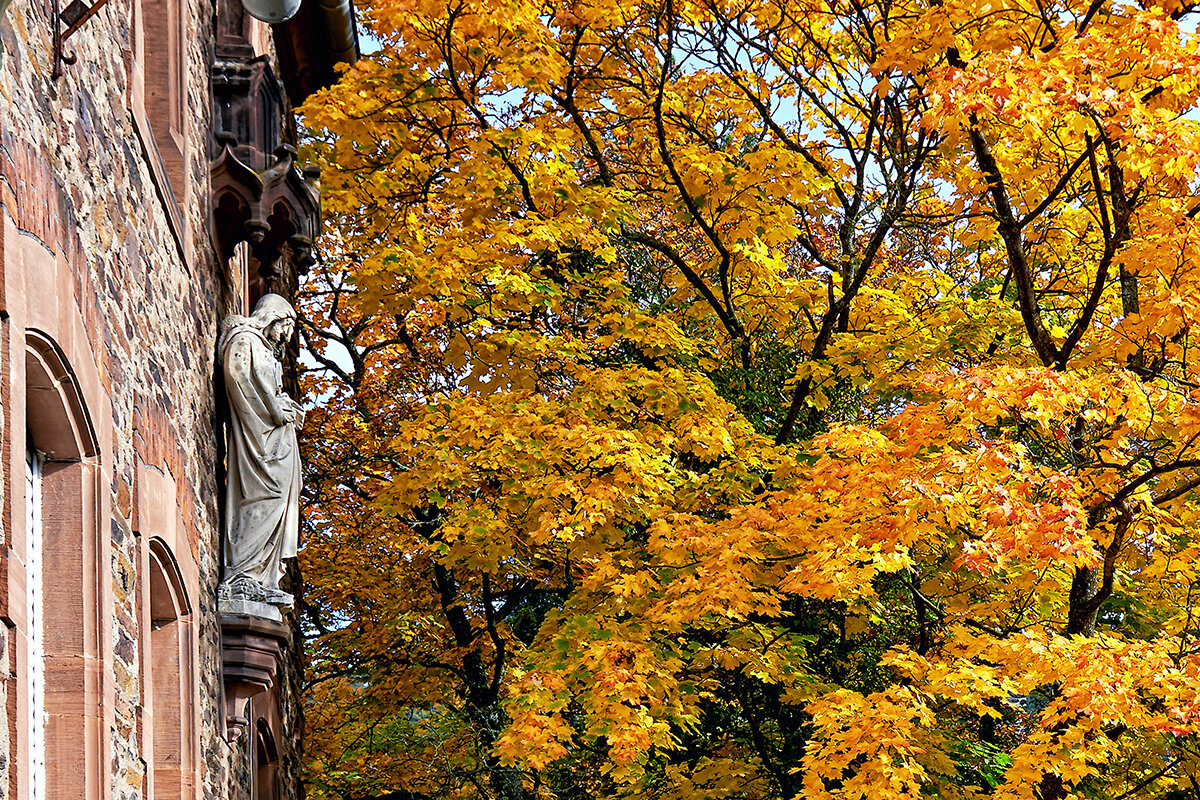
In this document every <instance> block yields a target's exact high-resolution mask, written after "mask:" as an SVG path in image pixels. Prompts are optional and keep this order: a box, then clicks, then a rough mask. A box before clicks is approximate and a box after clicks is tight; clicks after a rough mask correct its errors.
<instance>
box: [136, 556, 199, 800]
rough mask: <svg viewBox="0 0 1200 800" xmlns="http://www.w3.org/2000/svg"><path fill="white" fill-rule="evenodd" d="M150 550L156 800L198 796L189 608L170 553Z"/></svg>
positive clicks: (149, 682) (148, 675) (149, 666)
mask: <svg viewBox="0 0 1200 800" xmlns="http://www.w3.org/2000/svg"><path fill="white" fill-rule="evenodd" d="M148 549H149V567H150V568H149V607H150V609H149V610H150V633H149V637H148V645H149V648H148V652H147V658H146V661H145V676H144V680H145V681H146V687H147V688H146V699H147V701H148V702H147V705H148V706H149V708H148V710H149V715H148V716H149V719H150V727H151V729H152V733H153V736H152V739H153V741H152V748H151V749H152V752H151V753H150V754H149V758H148V761H149V765H150V773H151V775H150V777H151V785H150V797H151V798H152V800H168V798H169V799H170V800H180V798H189V797H194V796H195V788H196V787H195V779H194V773H193V766H194V764H193V758H194V745H195V725H194V724H193V719H192V716H193V714H192V712H193V699H192V695H193V691H192V688H193V687H192V677H191V676H192V674H193V667H194V665H193V664H192V620H191V612H192V607H191V603H190V602H189V600H188V597H187V590H186V588H185V585H184V581H183V577H182V575H181V574H180V570H179V566H178V564H177V563H176V561H175V558H174V556H173V555H172V553H171V550H170V548H169V547H168V546H167V544H166V542H164V541H163V540H162V539H160V538H157V537H155V538H152V539H151V540H150V543H149V545H148Z"/></svg>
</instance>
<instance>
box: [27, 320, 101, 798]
mask: <svg viewBox="0 0 1200 800" xmlns="http://www.w3.org/2000/svg"><path fill="white" fill-rule="evenodd" d="M25 345H26V347H25V387H26V391H25V415H26V426H27V429H28V440H27V442H26V452H27V453H29V455H28V456H27V461H26V464H27V469H26V473H27V478H26V493H25V506H26V508H25V518H26V536H25V537H24V542H23V547H22V550H23V551H24V552H22V553H20V554H19V555H20V556H21V557H22V559H23V560H24V564H25V571H26V577H27V579H28V580H29V585H28V586H27V590H26V603H25V614H24V615H23V616H24V617H25V619H24V625H23V627H24V630H22V631H20V632H21V633H23V634H24V637H23V638H24V641H25V647H24V648H23V649H24V674H25V680H24V681H23V683H24V690H23V691H21V692H20V694H21V695H23V697H19V698H18V709H20V708H21V706H24V709H25V712H26V713H27V714H28V717H29V722H28V725H27V727H26V729H25V730H24V732H23V735H24V738H25V743H26V744H25V747H26V752H28V753H29V757H28V762H29V763H28V764H26V765H25V770H26V778H25V785H26V786H27V791H26V792H25V793H24V794H25V796H28V797H31V798H39V800H40V798H43V797H45V798H49V800H57V799H58V798H68V797H70V798H81V800H90V799H91V798H99V797H100V796H101V785H100V781H101V777H100V776H101V775H103V774H104V773H103V769H102V767H101V752H102V739H103V736H104V726H103V717H102V705H101V704H102V698H103V690H102V686H101V681H102V674H103V672H102V669H103V665H102V659H101V657H100V653H101V641H102V637H103V633H104V632H103V630H102V629H101V624H100V620H101V617H102V610H101V597H102V595H101V592H102V589H101V585H102V580H103V578H102V576H106V575H107V566H108V565H107V564H106V563H104V559H103V558H102V557H101V552H102V549H101V544H100V531H101V527H102V523H101V521H100V519H99V510H98V509H99V502H98V498H99V493H100V492H101V491H102V483H103V482H102V481H101V480H100V466H99V463H98V459H97V456H98V454H99V448H98V446H97V440H96V434H95V429H94V428H93V426H92V421H91V418H90V417H89V415H88V412H87V408H86V406H85V404H84V402H83V396H82V394H81V392H80V388H79V382H78V379H77V378H76V376H75V373H74V372H73V371H72V369H71V368H70V366H69V364H68V363H67V360H66V357H65V356H64V355H63V352H62V350H61V349H60V348H59V347H58V346H57V344H55V343H54V341H53V340H51V339H50V337H48V336H46V335H45V334H42V333H40V332H39V331H34V330H31V331H27V332H26V338H25Z"/></svg>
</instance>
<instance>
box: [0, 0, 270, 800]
mask: <svg viewBox="0 0 1200 800" xmlns="http://www.w3.org/2000/svg"><path fill="white" fill-rule="evenodd" d="M134 2H135V0H110V2H109V3H108V4H107V6H106V7H105V8H104V9H103V10H102V11H100V12H99V13H98V14H97V15H96V16H95V17H94V18H93V19H91V20H90V21H89V22H87V23H86V24H85V25H84V27H83V28H82V29H81V30H80V31H79V32H78V33H76V34H75V35H74V36H73V38H72V39H71V40H70V41H69V42H68V43H67V50H68V51H73V52H74V54H75V57H76V62H75V63H74V64H72V65H65V66H64V67H63V72H64V74H63V75H62V77H61V78H59V79H58V80H56V81H55V80H52V79H51V77H50V73H51V68H52V63H51V61H52V40H51V27H50V25H51V22H50V21H51V19H52V15H53V13H54V8H53V4H52V2H47V0H14V2H13V3H12V5H11V6H10V7H9V9H8V11H7V12H6V13H5V14H4V17H3V19H2V20H0V41H2V42H3V54H2V55H0V222H2V221H3V220H4V218H5V217H7V218H9V219H10V220H11V221H12V223H13V225H15V228H16V229H17V230H18V231H19V232H20V237H28V238H31V239H33V240H36V245H37V246H38V247H41V248H44V249H45V250H46V251H48V252H49V253H50V254H51V255H52V256H53V257H54V259H55V260H56V261H58V262H60V263H65V264H66V267H67V269H68V270H69V273H70V275H71V284H72V285H71V286H70V287H69V288H70V294H71V295H73V300H74V303H75V305H76V307H77V312H78V315H79V317H80V318H81V319H82V321H83V329H84V331H85V332H86V336H87V340H88V344H89V345H90V348H91V352H92V353H94V354H95V357H96V361H97V364H96V367H97V368H98V371H99V374H100V380H101V384H102V386H103V390H104V392H105V394H106V395H107V398H108V401H109V403H110V405H111V419H105V420H103V421H101V422H102V423H103V425H105V426H106V427H107V428H110V429H111V442H112V449H113V452H112V453H111V454H110V456H111V459H110V463H111V465H112V467H111V475H108V476H106V477H107V478H109V479H110V485H109V487H108V488H109V491H110V492H111V503H110V507H111V520H110V522H111V525H110V530H109V531H107V532H106V533H107V535H109V536H111V564H109V565H107V566H108V569H109V571H108V572H107V573H106V574H102V575H100V576H99V578H100V579H101V580H107V581H111V583H112V598H113V602H114V608H112V609H110V610H108V611H107V616H106V617H105V618H106V619H108V620H109V621H110V624H111V631H110V634H111V663H109V664H106V665H104V668H105V669H107V670H110V671H111V675H112V685H113V687H114V696H113V698H112V704H113V720H114V721H113V723H112V730H111V731H110V735H111V744H110V747H111V764H106V765H104V768H105V770H106V771H107V773H108V774H106V775H104V776H103V781H104V782H105V784H106V786H107V790H106V791H105V793H104V795H103V796H105V797H111V798H113V799H114V800H136V799H137V798H141V797H143V796H144V791H145V787H146V775H145V773H146V766H145V760H144V758H143V755H144V749H145V742H146V740H147V739H148V737H149V736H150V735H151V734H150V731H149V730H147V729H146V720H145V719H144V715H143V709H144V706H145V698H146V693H147V692H148V691H149V690H148V688H147V687H146V686H144V685H142V683H143V682H142V681H141V678H140V676H141V674H142V661H143V659H144V658H145V652H144V648H145V642H146V637H147V636H148V632H147V631H146V630H144V623H143V619H145V618H146V613H145V609H144V608H142V603H143V602H144V600H143V598H144V597H145V591H144V590H145V586H144V581H146V580H147V577H146V575H145V574H144V572H143V566H142V565H143V559H144V555H145V553H144V540H145V539H147V538H148V537H150V536H152V535H156V532H155V531H154V530H150V529H148V528H146V527H143V526H144V525H145V524H146V522H145V520H143V519H141V516H142V515H143V513H144V512H142V511H139V501H138V498H139V497H145V496H146V493H145V491H144V487H140V486H139V480H144V479H143V478H141V477H140V476H141V475H143V474H146V471H147V470H148V469H149V470H151V471H160V472H161V473H162V474H164V475H167V476H169V478H170V484H172V485H173V486H174V487H175V498H174V499H175V502H176V506H177V507H176V509H175V510H174V511H175V512H176V513H175V514H174V516H176V517H177V518H178V519H179V520H180V523H181V535H180V536H179V538H178V540H177V541H179V542H181V543H184V544H183V546H185V547H186V548H187V549H188V550H189V551H190V553H189V555H188V557H189V558H190V559H192V561H194V564H195V566H196V572H197V575H198V586H197V587H195V589H196V591H195V596H194V597H191V598H190V599H191V602H192V605H193V610H192V619H193V626H194V627H193V630H194V631H195V633H196V636H197V637H198V648H197V652H198V663H197V664H196V665H195V676H194V679H195V681H196V686H197V687H198V694H197V698H198V704H199V717H200V720H201V724H200V729H199V730H198V731H196V732H195V735H196V736H198V739H199V760H200V763H199V765H198V768H199V773H200V775H201V776H202V777H201V783H202V785H201V786H200V789H199V796H201V797H204V798H206V799H209V798H211V800H218V799H220V800H226V799H228V800H240V798H241V797H243V796H245V792H246V789H245V787H246V786H248V783H246V770H247V762H246V760H245V759H246V752H245V751H246V744H247V742H246V740H245V738H243V740H242V741H240V742H238V743H236V746H231V745H229V744H228V743H226V741H225V739H224V738H223V720H222V714H223V712H222V707H221V702H220V701H221V698H220V688H219V687H220V685H221V676H220V669H221V663H220V657H221V656H220V631H219V626H218V621H217V617H216V608H215V605H216V603H215V595H216V585H217V581H218V578H219V569H220V552H219V533H218V532H219V514H220V510H219V496H218V485H217V480H218V470H217V464H218V458H219V456H220V449H219V447H218V443H217V439H216V435H215V432H214V425H215V422H216V416H217V403H216V399H215V398H214V393H213V388H212V387H213V379H214V370H215V366H214V353H215V342H216V337H217V326H218V322H219V320H220V319H221V318H222V317H223V316H224V315H225V314H226V313H229V312H230V311H233V310H239V311H240V308H238V306H239V305H240V300H239V299H238V292H239V289H238V287H237V286H235V285H234V283H235V282H234V281H232V280H230V279H228V278H226V277H224V276H223V275H222V272H221V268H220V267H219V266H218V265H217V263H216V259H215V256H214V254H213V252H212V248H211V245H210V240H209V235H208V232H207V219H208V213H209V209H208V206H207V203H208V156H209V124H210V123H209V121H210V116H211V96H210V84H209V72H208V70H209V64H210V63H211V61H212V52H211V48H212V34H211V30H210V28H211V21H212V19H213V13H214V11H213V7H212V2H211V0H180V2H182V3H183V9H182V11H183V19H184V20H185V24H186V35H185V36H184V37H183V41H184V43H185V48H184V50H183V55H184V64H185V73H184V75H185V79H184V85H185V86H186V87H187V91H186V120H185V125H184V129H185V133H186V136H187V139H188V147H187V151H188V159H187V162H186V163H185V165H184V168H185V169H186V170H187V171H188V173H189V175H190V180H189V181H187V182H186V183H187V184H188V185H187V187H186V188H185V187H174V186H173V187H172V189H173V191H174V192H175V193H176V195H177V196H178V197H179V201H180V203H179V204H180V207H181V209H182V219H183V221H184V225H183V229H182V230H181V229H178V228H175V227H173V226H172V223H171V220H170V218H169V215H168V214H167V213H166V207H165V206H164V201H163V196H164V192H163V191H162V188H163V187H162V186H161V176H160V177H159V179H158V180H159V181H160V182H158V183H156V170H157V172H159V173H162V168H161V167H160V166H159V165H157V164H156V163H155V153H154V152H153V148H152V147H151V146H150V143H148V142H146V141H144V140H143V138H142V137H141V136H140V135H139V131H138V129H137V125H136V123H135V120H134V118H133V115H132V114H131V112H130V79H131V78H130V76H131V72H130V69H129V57H128V55H127V54H128V53H130V52H131V51H132V49H133V45H134V28H133V26H134V23H135V19H136V17H135V13H134V5H133V3H134ZM64 5H65V2H64ZM144 66H145V69H146V70H147V71H151V70H154V69H159V68H162V67H163V65H162V64H158V63H151V64H146V65H144ZM151 122H152V124H154V123H155V121H154V120H151ZM20 244H21V246H28V244H29V243H28V242H27V241H25V240H24V239H23V240H22V242H21V243H20ZM16 245H17V243H16V242H15V241H10V240H5V239H4V238H3V237H2V236H0V265H2V264H6V263H9V262H11V261H12V259H11V258H10V257H9V255H10V253H9V251H11V250H13V248H14V247H16ZM3 302H4V297H3V296H0V305H2V304H3ZM0 320H2V321H0V325H8V324H10V323H9V321H8V315H7V313H5V311H4V308H3V307H0ZM21 333H22V332H20V331H17V332H14V335H13V336H10V337H7V338H5V340H4V341H5V342H6V343H7V342H9V341H10V340H11V341H12V342H14V343H16V344H14V345H13V346H12V349H13V350H14V352H13V353H11V354H6V355H5V356H4V357H3V361H2V363H4V364H7V363H8V359H9V358H10V357H11V358H19V357H20V352H19V351H17V347H18V346H19V343H20V342H21V341H22V339H21V338H20V335H19V334H21ZM4 385H5V387H7V383H5V384H4ZM0 399H3V400H4V402H3V403H0V413H3V414H7V411H8V409H9V407H10V406H9V402H8V398H7V397H5V398H0ZM89 410H90V412H91V413H93V414H95V413H96V410H95V409H89ZM98 424H100V423H99V422H98ZM9 463H10V462H9V460H7V459H0V470H5V469H7V468H8V467H7V465H8V464H9ZM17 477H19V476H17ZM17 477H12V478H9V477H7V476H6V477H5V478H4V479H3V480H0V486H2V487H3V490H4V491H5V493H6V495H5V498H6V499H5V506H6V507H7V505H8V503H7V497H8V494H10V493H12V492H15V491H20V486H21V484H20V483H19V482H17ZM139 492H141V493H140V494H139ZM168 516H172V515H171V514H168ZM16 524H17V523H15V522H13V521H12V518H11V516H10V515H9V514H7V513H5V514H4V515H2V517H0V548H2V547H3V545H4V544H5V543H7V542H8V540H9V536H10V529H11V528H12V527H14V526H15V525H16ZM48 601H52V600H51V599H49V598H48ZM101 612H102V614H103V613H105V610H104V609H101ZM7 645H8V638H7V631H6V630H5V629H4V628H3V626H0V656H3V657H5V658H6V659H8V658H9V656H8V649H9V648H8V646H7ZM9 663H10V665H11V664H12V663H14V662H13V661H11V659H10V660H9ZM10 671H11V670H10ZM9 691H11V686H10V685H6V684H5V683H0V704H6V703H7V702H8V695H7V692H9ZM4 707H7V706H4ZM17 761H18V759H17V758H16V754H15V752H14V751H13V748H12V746H11V743H10V742H9V732H8V728H7V726H0V800H3V798H6V797H7V796H8V792H9V787H10V780H9V770H12V769H13V768H14V764H15V763H16V762H17Z"/></svg>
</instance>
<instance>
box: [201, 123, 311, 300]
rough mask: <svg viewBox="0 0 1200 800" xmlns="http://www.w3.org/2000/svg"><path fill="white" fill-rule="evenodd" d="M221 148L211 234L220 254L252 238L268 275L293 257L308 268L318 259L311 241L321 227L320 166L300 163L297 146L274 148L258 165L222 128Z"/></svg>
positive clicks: (277, 273) (214, 176)
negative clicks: (252, 163) (263, 166)
mask: <svg viewBox="0 0 1200 800" xmlns="http://www.w3.org/2000/svg"><path fill="white" fill-rule="evenodd" d="M218 142H219V143H220V145H221V151H220V154H219V155H218V156H217V158H216V159H215V160H214V161H213V163H212V169H211V173H212V186H213V196H214V203H213V206H214V211H213V234H214V237H215V238H216V240H217V246H218V248H219V250H220V252H221V257H222V259H225V260H227V259H229V258H230V257H231V256H232V255H233V250H234V248H235V247H236V246H237V245H238V244H239V243H241V242H249V244H250V252H251V254H252V255H253V256H254V258H255V260H257V261H258V263H259V271H260V272H261V273H262V275H263V277H264V278H268V279H270V278H277V277H279V276H280V275H282V274H283V271H284V270H283V266H282V264H281V260H282V259H284V258H290V260H291V262H292V263H293V264H294V265H295V266H296V268H297V269H298V270H299V271H301V272H305V271H307V270H308V268H309V267H310V266H312V264H313V263H314V261H315V259H314V258H313V242H314V241H315V239H316V237H317V235H318V234H319V233H320V230H321V199H320V197H321V196H320V190H319V189H318V188H317V184H316V179H317V177H318V175H319V174H320V171H319V170H318V169H317V168H316V167H306V168H304V169H303V170H301V169H300V168H298V167H297V166H296V149H295V148H294V147H292V146H291V145H289V144H281V145H279V146H278V147H276V148H275V151H274V157H275V160H274V163H272V164H271V165H270V166H268V167H267V168H266V169H264V170H262V171H255V170H254V169H253V168H252V167H251V166H250V165H249V164H247V163H246V161H244V160H243V159H242V157H239V154H238V152H237V151H239V150H242V149H243V148H242V147H240V146H238V145H237V143H236V140H235V139H233V138H232V136H231V135H225V134H219V135H218Z"/></svg>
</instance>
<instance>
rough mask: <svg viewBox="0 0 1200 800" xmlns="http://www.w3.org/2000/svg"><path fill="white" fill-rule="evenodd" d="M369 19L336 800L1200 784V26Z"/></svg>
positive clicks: (456, 15) (587, 12)
mask: <svg viewBox="0 0 1200 800" xmlns="http://www.w3.org/2000/svg"><path fill="white" fill-rule="evenodd" d="M362 10H363V13H364V14H365V17H366V19H365V22H366V24H367V25H368V26H369V28H370V30H371V31H372V32H373V33H374V34H375V35H376V36H377V37H378V38H379V40H380V41H381V43H382V47H381V49H380V50H379V51H378V52H377V53H375V54H373V55H372V56H370V57H367V58H365V59H364V60H362V61H361V62H359V63H358V64H357V65H355V66H354V67H353V68H351V69H350V70H349V71H348V72H347V73H346V74H345V76H344V77H343V79H342V81H341V83H340V84H339V85H337V86H335V87H334V88H332V89H330V90H328V91H327V92H324V93H322V94H319V95H317V96H316V97H314V99H313V100H312V101H310V103H309V104H308V106H307V108H306V111H305V120H306V122H307V124H308V125H309V126H310V128H311V132H312V135H313V137H314V141H313V143H312V148H313V151H312V153H311V155H312V157H313V158H316V159H319V160H321V161H322V162H323V169H324V172H323V177H322V182H323V191H324V196H325V202H326V213H327V215H328V216H330V217H331V218H332V219H333V222H334V223H335V224H334V227H335V229H336V234H335V235H334V236H333V237H331V238H330V240H329V241H328V242H327V243H326V258H325V260H324V263H323V265H322V266H321V267H319V268H317V269H316V270H315V271H314V273H313V275H311V276H310V278H309V281H308V284H307V286H306V288H305V292H304V293H303V295H304V298H303V302H304V304H305V306H306V308H305V312H306V314H307V315H308V316H309V320H310V325H309V327H308V328H307V329H306V330H305V331H304V332H303V334H304V336H305V339H306V344H307V346H308V347H309V348H310V350H311V351H312V352H313V353H314V357H315V358H316V359H318V360H319V361H320V364H319V365H318V368H317V369H314V370H312V371H311V372H310V374H309V375H308V378H307V380H308V385H309V389H310V391H311V393H312V396H313V397H315V398H317V402H319V403H320V404H321V405H320V408H319V409H318V410H317V411H316V412H315V413H313V414H312V415H311V416H310V420H311V422H310V425H309V428H308V430H307V431H306V433H307V436H308V442H307V448H308V449H307V460H308V464H309V467H310V473H311V474H310V475H309V476H308V478H307V480H308V482H309V483H310V485H311V496H310V498H309V509H308V511H307V514H308V517H309V520H310V529H309V531H308V533H307V537H308V544H307V550H306V552H305V553H304V554H303V565H304V569H305V572H306V580H307V581H308V584H309V585H308V588H307V590H306V591H307V604H306V606H305V609H304V610H305V617H306V621H307V623H308V625H309V626H310V630H311V632H312V634H313V636H314V639H313V640H312V641H310V643H309V645H308V650H309V656H310V662H311V663H310V665H309V675H308V678H309V681H310V685H311V690H310V699H309V708H308V712H307V714H308V721H307V726H308V731H309V741H308V744H307V753H308V766H307V770H308V778H309V783H310V786H309V796H310V797H312V798H314V800H332V798H371V797H378V798H390V799H391V800H424V799H425V798H471V799H472V800H485V799H486V800H509V799H510V798H522V799H523V800H533V798H545V799H547V800H549V799H554V800H558V799H559V798H562V799H564V800H565V799H566V798H571V799H572V800H583V799H584V798H601V797H625V798H664V800H665V799H666V798H671V799H672V800H700V799H701V798H747V799H750V798H754V799H757V798H762V799H763V800H767V799H769V798H782V799H783V800H790V799H791V798H805V799H806V800H807V799H809V798H811V799H812V800H817V799H818V798H835V797H836V798H870V800H887V799H888V798H918V797H941V798H973V797H996V798H1042V800H1061V799H1062V798H1068V797H1070V798H1109V799H1111V800H1125V799H1126V798H1184V797H1196V796H1200V736H1198V734H1200V574H1198V572H1200V565H1198V560H1200V353H1198V352H1197V349H1196V348H1194V347H1192V342H1191V326H1192V325H1194V324H1200V219H1198V217H1200V197H1197V194H1198V192H1200V174H1198V171H1197V170H1198V167H1200V127H1198V123H1197V122H1196V121H1195V119H1196V117H1197V114H1196V112H1195V107H1196V105H1197V99H1198V95H1200V45H1198V40H1197V37H1196V35H1195V33H1194V31H1195V28H1196V21H1195V19H1193V16H1200V13H1197V14H1195V15H1193V14H1192V13H1191V9H1190V6H1181V5H1180V4H1179V3H1178V2H1176V1H1175V0H1167V2H1157V1H1156V0H1151V1H1150V2H1146V3H1143V4H1138V3H1131V2H1123V0H1089V1H1087V2H1085V1H1083V0H1078V1H1076V0H1059V1H1058V2H1054V1H1053V0H994V2H987V1H986V0H943V1H939V0H567V2H538V0H368V2H366V3H365V4H363V5H362ZM1194 793H1195V794H1194Z"/></svg>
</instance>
